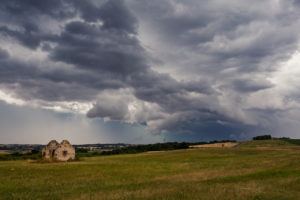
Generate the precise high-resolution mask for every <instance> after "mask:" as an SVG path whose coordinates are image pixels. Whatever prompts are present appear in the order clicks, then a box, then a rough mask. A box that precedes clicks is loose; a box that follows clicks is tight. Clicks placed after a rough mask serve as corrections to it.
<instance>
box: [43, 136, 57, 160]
mask: <svg viewBox="0 0 300 200" xmlns="http://www.w3.org/2000/svg"><path fill="white" fill-rule="evenodd" d="M58 145H59V143H58V142H57V141H56V140H51V141H50V142H49V143H48V144H47V145H46V146H45V147H44V148H43V150H42V154H43V156H44V158H45V159H53V157H54V154H55V150H56V149H57V147H58Z"/></svg>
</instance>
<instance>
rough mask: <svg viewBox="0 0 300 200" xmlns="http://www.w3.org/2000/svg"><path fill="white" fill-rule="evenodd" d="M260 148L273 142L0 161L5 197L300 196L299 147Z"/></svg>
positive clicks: (0, 186)
mask: <svg viewBox="0 0 300 200" xmlns="http://www.w3.org/2000/svg"><path fill="white" fill-rule="evenodd" d="M268 142H269V143H268V145H269V146H271V147H272V146H276V145H277V146H278V145H280V146H285V145H287V144H286V143H285V142H286V141H284V142H282V141H277V140H276V141H275V140H272V141H268ZM258 144H259V145H266V144H267V143H266V141H255V142H252V141H251V142H250V143H244V144H243V145H241V146H240V147H239V148H203V149H186V150H176V151H164V152H148V153H141V154H127V155H112V156H98V157H88V158H83V160H82V161H78V162H69V163H35V162H30V161H24V160H18V161H1V162H0V199H5V200H6V199H105V200H106V199H108V200H110V199H123V200H125V199H128V200H134V199H157V200H158V199H178V200H179V199H180V200H181V199H203V200H206V199H207V200H208V199H209V200H210V199H218V200H219V199H222V200H223V199H225V200H226V199H228V200H229V199H230V200H232V199H256V200H259V199H270V200H271V199H272V200H273V199H295V200H296V199H300V190H299V188H300V165H299V163H300V150H298V149H292V148H286V149H284V150H278V149H276V148H275V149H272V148H270V149H268V150H263V149H260V148H255V145H256V146H257V145H258ZM244 147H245V148H244ZM248 147H253V148H248Z"/></svg>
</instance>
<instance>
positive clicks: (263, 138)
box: [253, 135, 272, 140]
mask: <svg viewBox="0 0 300 200" xmlns="http://www.w3.org/2000/svg"><path fill="white" fill-rule="evenodd" d="M271 139H272V136H271V135H260V136H256V137H253V140H271Z"/></svg>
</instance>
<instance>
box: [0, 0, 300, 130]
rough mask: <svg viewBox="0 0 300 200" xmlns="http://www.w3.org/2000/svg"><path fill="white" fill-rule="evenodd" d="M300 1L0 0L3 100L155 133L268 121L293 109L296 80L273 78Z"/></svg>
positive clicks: (293, 39) (294, 39) (291, 114)
mask: <svg viewBox="0 0 300 200" xmlns="http://www.w3.org/2000/svg"><path fill="white" fill-rule="evenodd" d="M265 8H268V11H267V12H266V10H265ZM299 11H300V9H299V1H296V0H295V1H293V0H288V1H286V0H285V1H283V0H282V1H272V0H269V1H263V2H262V1H256V0H255V1H252V2H251V4H250V3H245V2H240V1H234V0H230V1H226V3H224V2H221V1H209V2H206V1H205V2H204V1H195V0H188V1H186V2H184V3H183V2H181V1H177V0H168V1H167V0H166V1H158V0H153V1H144V0H139V1H136V0H124V1H123V0H99V1H79V0H72V1H71V0H53V1H51V3H49V2H48V3H47V2H41V1H31V0H11V1H6V2H3V3H1V5H0V40H1V43H2V44H3V45H1V47H0V91H2V93H3V94H5V95H6V96H5V95H4V96H5V97H3V98H2V100H6V101H7V102H10V100H9V99H8V96H9V97H11V98H14V99H19V100H20V101H22V102H25V104H29V105H30V104H34V105H38V106H41V107H47V108H57V107H59V106H65V107H66V109H69V110H70V111H74V109H75V110H76V111H77V110H79V111H81V112H84V113H86V115H87V117H90V118H96V117H98V118H104V119H107V120H118V121H125V122H130V123H140V124H143V125H145V127H146V128H147V129H149V130H151V131H152V132H154V133H161V132H162V131H167V132H182V133H185V132H193V133H196V132H197V129H196V128H191V127H197V126H199V124H202V125H205V124H214V126H215V124H218V125H221V126H224V127H225V126H226V127H230V128H231V129H234V127H238V129H239V130H241V129H242V128H241V127H243V126H244V127H245V129H249V130H250V129H251V130H253V127H254V128H258V129H259V128H261V129H262V130H270V127H273V128H274V127H277V126H278V124H280V123H279V120H280V119H281V117H282V116H285V118H286V119H288V120H287V122H286V123H284V124H290V123H291V121H292V120H293V119H294V118H295V117H297V116H299V114H298V111H297V110H299V101H298V99H299V98H298V96H299V95H297V92H298V90H297V87H296V85H297V84H298V83H299V82H297V80H295V79H293V80H288V81H292V82H290V84H289V85H288V84H287V83H285V84H286V85H285V84H284V85H285V86H286V87H283V85H282V82H283V81H286V77H287V76H290V75H291V74H288V73H286V71H284V70H286V69H285V68H284V66H283V63H287V61H288V60H291V59H292V58H293V57H292V56H293V55H295V54H296V52H297V49H298V42H299V41H298V40H299V34H298V32H299V27H300V26H299V25H300V24H299V19H300V16H299ZM294 59H297V58H294ZM290 65H291V66H292V67H294V65H293V64H290ZM297 73H298V71H296V72H295V73H293V74H292V76H293V75H297ZM2 96H3V95H2ZM0 97H1V93H0ZM266 101H268V102H266ZM291 110H293V111H291ZM249 127H251V128H249ZM255 130H257V129H255ZM220 134H222V133H220Z"/></svg>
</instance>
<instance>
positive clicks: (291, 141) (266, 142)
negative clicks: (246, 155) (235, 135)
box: [239, 139, 300, 147]
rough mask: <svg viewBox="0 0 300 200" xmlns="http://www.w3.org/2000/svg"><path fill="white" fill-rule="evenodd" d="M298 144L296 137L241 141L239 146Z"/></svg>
mask: <svg viewBox="0 0 300 200" xmlns="http://www.w3.org/2000/svg"><path fill="white" fill-rule="evenodd" d="M297 145H300V140H296V139H271V140H252V141H246V142H243V143H242V144H241V145H240V146H239V147H290V146H297Z"/></svg>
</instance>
